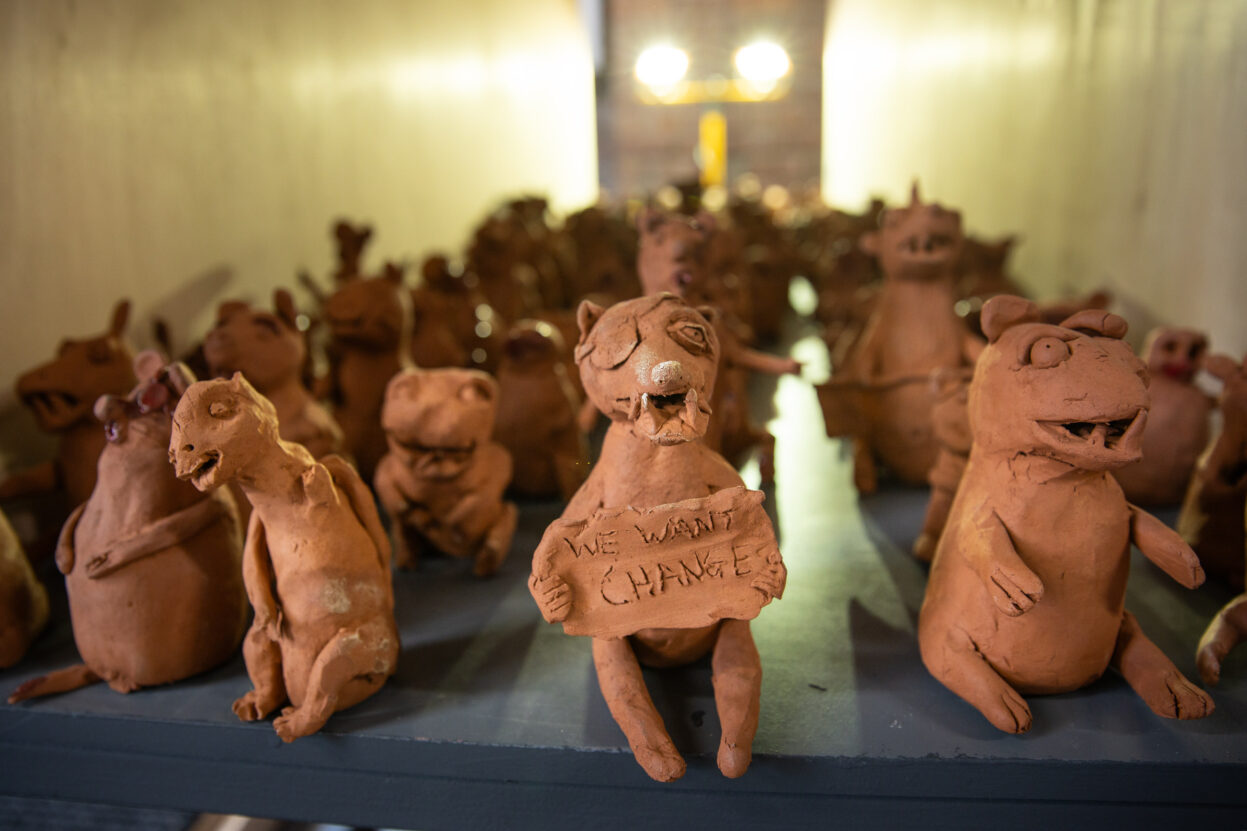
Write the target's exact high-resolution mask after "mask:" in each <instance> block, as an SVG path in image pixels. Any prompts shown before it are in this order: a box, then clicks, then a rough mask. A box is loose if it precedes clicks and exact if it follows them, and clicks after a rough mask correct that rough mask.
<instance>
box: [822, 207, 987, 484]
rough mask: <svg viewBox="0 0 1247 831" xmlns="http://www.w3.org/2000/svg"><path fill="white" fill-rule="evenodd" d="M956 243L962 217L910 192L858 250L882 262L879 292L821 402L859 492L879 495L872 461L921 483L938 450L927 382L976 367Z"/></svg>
mask: <svg viewBox="0 0 1247 831" xmlns="http://www.w3.org/2000/svg"><path fill="white" fill-rule="evenodd" d="M961 240H962V234H961V216H960V214H958V213H957V212H956V211H950V210H947V209H945V208H943V207H941V206H940V205H937V204H934V203H924V202H923V201H922V200H921V199H920V198H919V196H918V186H917V185H916V184H915V185H914V188H913V193H912V196H911V199H910V203H909V205H908V206H906V207H903V208H894V209H892V210H889V211H887V212H886V213H884V214H883V216H882V218H881V220H880V227H879V230H878V231H873V232H871V233H867V234H864V235H863V236H862V238H861V240H860V242H859V244H860V245H861V247H862V249H863V250H865V251H866V252H867V253H869V254H872V255H874V256H875V257H876V258H878V260H879V266H880V268H881V269H882V271H883V278H884V279H883V288H882V290H881V291H880V293H879V296H878V298H877V300H876V301H875V306H874V311H873V312H872V314H871V318H870V322H869V323H867V325H866V328H865V330H864V331H863V332H862V334H861V336H860V337H859V338H858V339H857V340H855V341H854V342H853V345H852V347H851V348H850V350H849V352H848V355H847V357H846V358H845V361H844V363H843V365H842V366H840V367H837V369H836V372H835V373H834V374H833V376H832V378H831V380H830V381H829V382H827V383H826V384H823V385H822V386H821V387H819V402H820V403H821V404H822V406H823V417H824V420H825V422H826V426H827V434H828V435H829V436H832V437H837V436H847V437H851V438H852V439H853V443H854V447H853V454H854V458H853V461H854V471H853V480H854V483H855V484H856V485H857V488H858V490H860V491H862V492H863V493H870V492H873V491H874V490H875V488H876V486H877V481H878V479H877V474H876V467H875V463H876V460H878V461H881V462H883V463H884V464H885V465H887V467H888V468H889V469H890V470H891V471H892V472H893V473H894V474H895V475H896V476H897V477H898V478H899V479H901V480H902V481H904V482H907V483H909V484H914V485H917V484H921V483H923V482H925V481H926V476H927V472H928V471H929V470H930V469H931V466H932V465H933V464H935V455H936V451H937V444H936V441H935V435H934V433H933V431H932V427H931V408H932V407H933V406H934V405H935V395H934V391H933V389H932V384H931V376H932V374H933V373H936V372H939V371H940V370H955V369H957V368H959V367H965V366H972V365H973V364H974V359H975V358H976V357H977V355H978V352H979V350H980V349H981V348H982V342H981V341H979V340H978V338H976V337H974V336H973V335H971V334H970V333H969V331H968V330H967V329H966V327H965V324H964V323H963V322H962V320H961V318H959V317H958V316H957V313H956V312H955V311H954V304H955V303H956V300H957V297H956V292H955V290H954V285H953V284H954V281H955V277H956V272H955V266H956V262H957V256H958V252H959V250H960V248H961Z"/></svg>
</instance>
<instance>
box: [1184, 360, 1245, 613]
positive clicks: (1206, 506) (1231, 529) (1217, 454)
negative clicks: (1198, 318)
mask: <svg viewBox="0 0 1247 831" xmlns="http://www.w3.org/2000/svg"><path fill="white" fill-rule="evenodd" d="M1204 368H1205V369H1206V370H1207V371H1208V372H1209V373H1210V374H1212V375H1213V376H1215V377H1217V378H1219V379H1220V380H1221V382H1222V387H1221V395H1220V399H1219V401H1218V407H1219V409H1220V410H1221V432H1220V433H1218V434H1217V436H1216V437H1215V438H1214V439H1213V440H1212V443H1211V444H1210V445H1208V448H1207V449H1206V450H1205V451H1204V453H1203V455H1201V456H1200V457H1199V460H1198V461H1197V463H1196V465H1195V471H1194V473H1192V474H1191V480H1190V483H1189V486H1188V487H1187V492H1186V497H1185V499H1183V501H1182V511H1181V513H1180V514H1179V515H1178V533H1179V534H1181V535H1182V538H1183V539H1184V540H1186V541H1187V542H1188V543H1189V544H1190V546H1191V547H1192V548H1193V549H1195V553H1196V554H1198V555H1199V560H1200V563H1202V564H1203V566H1204V568H1205V570H1206V571H1207V572H1208V574H1209V575H1210V576H1212V577H1213V578H1214V579H1217V580H1219V581H1221V582H1223V583H1225V584H1227V585H1229V586H1230V587H1231V588H1235V589H1241V588H1243V573H1244V563H1243V551H1244V546H1245V545H1247V533H1245V532H1244V526H1243V506H1244V505H1247V372H1244V370H1243V366H1242V364H1239V363H1238V362H1237V361H1235V360H1234V359H1233V358H1230V357H1227V356H1225V355H1213V356H1210V357H1208V358H1207V359H1206V360H1205V361H1204Z"/></svg>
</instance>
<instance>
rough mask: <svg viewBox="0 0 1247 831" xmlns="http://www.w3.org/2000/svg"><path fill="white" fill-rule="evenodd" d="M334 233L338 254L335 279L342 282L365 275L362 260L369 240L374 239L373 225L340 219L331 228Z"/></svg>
mask: <svg viewBox="0 0 1247 831" xmlns="http://www.w3.org/2000/svg"><path fill="white" fill-rule="evenodd" d="M330 231H331V232H332V233H333V240H334V249H335V251H336V253H337V256H338V264H337V266H336V268H335V269H334V273H333V280H334V282H335V283H341V282H344V281H346V280H354V279H355V278H356V277H360V276H362V275H363V273H364V272H363V269H362V267H361V261H362V259H363V256H364V249H365V248H367V247H368V241H369V240H371V239H372V226H371V225H362V224H361V225H352V224H351V223H350V221H348V220H345V219H339V220H337V221H336V222H334V223H333V227H332V228H331V229H330Z"/></svg>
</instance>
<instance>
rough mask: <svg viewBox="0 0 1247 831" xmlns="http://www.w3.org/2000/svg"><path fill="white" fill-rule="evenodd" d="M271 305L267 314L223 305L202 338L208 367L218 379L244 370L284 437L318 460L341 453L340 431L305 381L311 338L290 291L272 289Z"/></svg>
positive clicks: (242, 306)
mask: <svg viewBox="0 0 1247 831" xmlns="http://www.w3.org/2000/svg"><path fill="white" fill-rule="evenodd" d="M273 308H274V311H273V312H267V311H261V310H258V309H252V308H251V307H250V306H248V305H247V304H246V303H239V302H228V303H222V304H221V306H220V307H219V308H218V309H217V319H216V325H215V326H214V327H213V328H212V330H211V331H210V332H208V335H207V337H205V338H204V343H203V352H204V358H205V359H206V360H207V363H208V370H209V372H210V373H211V376H212V377H214V378H222V377H229V376H230V375H233V374H234V373H235V372H241V373H242V374H243V377H244V378H246V379H247V381H249V382H250V383H251V385H252V386H253V387H255V388H256V391H257V392H259V393H260V394H261V395H263V396H264V397H265V398H267V399H268V400H269V401H271V402H273V406H274V407H276V408H277V420H278V421H279V422H280V424H281V437H282V438H283V439H285V440H286V441H292V442H295V443H296V444H301V445H303V446H304V447H306V448H307V449H308V451H309V452H310V453H311V454H312V455H313V456H315V457H317V458H320V457H321V456H327V455H329V454H330V453H339V452H341V450H342V429H341V428H340V427H338V424H337V422H336V421H334V420H333V416H331V415H329V412H328V410H326V409H325V408H324V407H322V406H321V405H320V404H319V403H318V402H317V401H316V400H315V399H314V398H313V397H312V394H311V392H310V391H309V390H308V388H307V386H306V385H305V383H304V382H305V377H304V376H305V371H306V367H307V341H306V339H305V337H304V334H303V332H301V331H300V330H299V324H298V312H297V311H296V310H295V307H294V299H293V298H292V297H291V296H290V292H288V291H285V290H284V289H278V290H277V291H275V292H273Z"/></svg>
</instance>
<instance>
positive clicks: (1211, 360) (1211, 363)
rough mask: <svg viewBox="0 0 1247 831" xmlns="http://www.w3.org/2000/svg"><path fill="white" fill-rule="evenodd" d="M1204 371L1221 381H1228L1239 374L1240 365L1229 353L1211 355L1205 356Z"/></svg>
mask: <svg viewBox="0 0 1247 831" xmlns="http://www.w3.org/2000/svg"><path fill="white" fill-rule="evenodd" d="M1203 368H1204V371H1206V372H1207V373H1208V374H1209V375H1211V376H1213V377H1214V378H1217V379H1218V380H1221V381H1228V380H1230V379H1231V378H1233V377H1234V376H1235V375H1237V374H1238V371H1239V365H1238V364H1237V363H1235V362H1234V359H1233V358H1231V357H1230V356H1229V355H1209V356H1207V357H1206V358H1204V362H1203Z"/></svg>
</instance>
